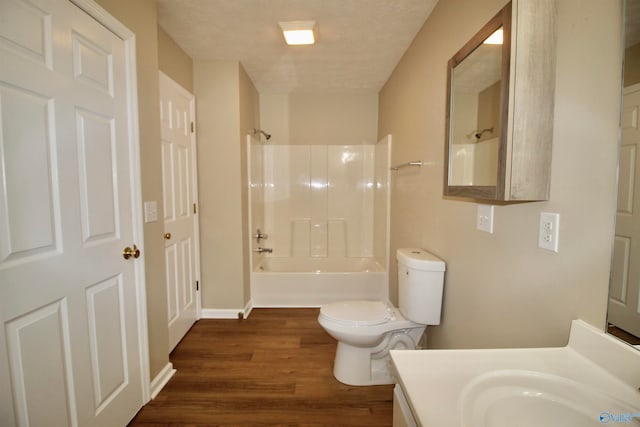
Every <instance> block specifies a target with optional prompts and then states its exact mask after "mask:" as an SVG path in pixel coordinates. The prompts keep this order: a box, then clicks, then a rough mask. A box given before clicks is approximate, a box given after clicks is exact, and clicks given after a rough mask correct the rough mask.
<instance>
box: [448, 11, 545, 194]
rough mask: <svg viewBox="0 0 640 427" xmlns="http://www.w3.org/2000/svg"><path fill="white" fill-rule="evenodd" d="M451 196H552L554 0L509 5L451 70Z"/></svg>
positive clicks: (461, 52)
mask: <svg viewBox="0 0 640 427" xmlns="http://www.w3.org/2000/svg"><path fill="white" fill-rule="evenodd" d="M447 71H448V75H447V106H446V107H447V108H446V112H447V114H446V132H445V135H446V137H445V143H446V145H445V177H444V178H445V179H444V195H445V196H456V197H466V198H472V199H480V200H492V201H504V202H509V201H512V202H516V201H518V202H520V201H537V200H548V198H549V188H550V182H549V181H550V172H551V143H552V136H553V102H554V89H555V7H554V0H514V1H512V2H510V3H508V4H507V5H506V6H505V7H504V8H503V9H502V10H501V11H500V12H499V13H498V14H497V15H495V16H494V17H493V18H492V19H491V20H490V21H489V22H488V23H487V24H486V25H485V26H484V27H483V28H482V29H480V31H478V33H477V34H476V35H475V36H474V37H473V38H471V40H469V42H467V43H466V44H465V45H464V46H463V47H462V48H461V49H460V50H459V51H458V52H457V53H456V54H455V55H454V56H453V57H452V58H451V59H450V60H449V63H448V67H447Z"/></svg>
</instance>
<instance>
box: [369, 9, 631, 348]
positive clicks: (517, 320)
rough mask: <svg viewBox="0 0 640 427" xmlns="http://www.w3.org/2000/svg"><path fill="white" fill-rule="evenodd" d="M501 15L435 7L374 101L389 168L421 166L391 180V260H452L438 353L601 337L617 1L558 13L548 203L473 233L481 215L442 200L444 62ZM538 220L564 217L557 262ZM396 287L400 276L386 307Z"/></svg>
mask: <svg viewBox="0 0 640 427" xmlns="http://www.w3.org/2000/svg"><path fill="white" fill-rule="evenodd" d="M505 3H506V2H505V1H504V0H444V1H443V0H441V1H440V2H439V3H438V5H437V6H436V8H435V10H434V11H433V13H432V15H431V16H430V17H429V19H428V21H427V22H426V23H425V25H424V27H423V28H422V30H421V31H420V32H419V34H418V35H417V37H416V39H415V40H414V41H413V43H412V45H411V46H410V48H409V49H408V51H407V52H406V54H405V55H404V57H403V59H402V60H401V62H400V63H399V64H398V66H397V67H396V69H395V70H394V72H393V74H392V76H391V78H390V79H389V80H388V82H387V83H386V85H385V86H384V88H383V90H382V91H381V93H380V107H379V108H380V115H379V132H378V134H379V135H380V136H383V135H386V134H387V133H391V134H393V161H392V163H398V162H404V161H408V160H414V159H421V160H423V161H426V162H427V165H426V166H424V167H422V168H421V169H420V172H419V173H416V174H407V175H402V176H401V175H399V174H398V175H396V176H394V177H393V183H392V203H391V206H392V208H391V209H392V213H391V217H392V219H391V221H392V225H391V230H392V231H391V235H392V237H391V250H392V254H395V250H396V249H397V248H398V247H407V246H421V247H423V248H425V249H427V250H430V251H432V252H434V253H436V254H437V255H439V256H441V257H442V258H444V259H445V260H446V261H447V268H448V270H447V273H446V283H445V295H444V307H443V317H442V325H441V326H438V327H429V328H428V329H427V331H428V335H429V338H428V340H429V345H430V346H431V347H435V348H444V347H446V348H468V347H505V346H516V347H517V346H555V345H564V344H566V340H567V337H568V331H569V324H570V321H571V320H572V319H574V318H583V319H585V320H586V321H588V322H589V323H591V324H594V325H596V326H598V327H600V328H604V326H605V314H606V299H607V289H608V279H609V265H610V259H611V248H612V232H613V221H614V213H615V212H614V210H615V209H614V205H615V204H614V197H615V182H616V163H617V144H618V121H619V103H620V98H619V96H620V84H621V82H620V64H621V48H620V46H621V40H620V34H621V25H622V18H621V16H622V12H621V2H620V1H607V2H601V1H598V0H589V1H584V0H563V1H558V2H557V3H558V25H557V36H558V37H557V40H558V61H557V84H556V99H555V103H556V109H555V130H554V146H553V167H552V178H551V198H550V200H549V201H547V202H539V203H524V204H514V205H507V206H497V207H496V208H495V223H494V228H495V233H494V234H487V233H483V232H480V231H477V230H476V228H475V222H476V221H475V218H476V208H477V205H476V203H473V202H471V201H461V200H455V199H444V198H443V196H442V185H443V173H444V172H443V159H444V128H445V126H444V122H445V111H444V109H445V95H446V88H445V85H446V70H447V60H448V59H449V58H450V57H451V56H452V55H453V54H454V53H455V52H456V51H457V50H458V49H459V48H460V47H461V46H462V45H463V44H464V43H465V42H466V41H467V40H468V39H469V38H470V37H471V36H473V34H474V32H475V30H477V29H479V28H480V27H481V26H482V25H483V24H484V23H485V22H486V21H488V20H489V19H490V18H491V17H492V16H493V15H494V14H495V13H496V12H497V11H498V10H499V9H500V8H501V7H502V6H504V5H505ZM593 22H597V23H598V25H593ZM584 46H589V54H588V55H586V54H585V51H584ZM543 211H545V212H558V213H560V238H559V242H560V251H559V253H557V254H555V253H552V252H547V251H544V250H542V249H539V248H538V247H537V232H538V221H539V214H540V212H543ZM392 265H394V264H393V263H392ZM395 277H396V271H395V267H394V268H393V269H392V271H391V296H392V299H395V298H397V280H396V279H395Z"/></svg>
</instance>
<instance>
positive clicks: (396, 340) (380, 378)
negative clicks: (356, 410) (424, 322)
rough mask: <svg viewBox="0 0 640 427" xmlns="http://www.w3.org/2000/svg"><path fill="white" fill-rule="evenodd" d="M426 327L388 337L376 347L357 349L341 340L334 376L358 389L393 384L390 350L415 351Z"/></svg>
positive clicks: (402, 331) (392, 333) (401, 331)
mask: <svg viewBox="0 0 640 427" xmlns="http://www.w3.org/2000/svg"><path fill="white" fill-rule="evenodd" d="M424 330H425V328H424V327H421V328H411V329H404V330H399V331H393V332H390V333H389V334H387V336H386V337H385V339H384V340H383V342H382V343H381V344H379V345H378V346H376V347H355V346H352V345H349V344H346V343H344V342H341V341H338V348H337V349H336V358H335V361H334V365H333V376H334V377H335V378H336V379H337V380H338V381H340V382H341V383H343V384H347V385H355V386H367V385H380V384H394V383H395V378H394V376H393V373H392V369H391V358H390V356H389V351H390V350H403V349H404V350H414V349H415V347H416V343H417V342H418V340H419V339H420V337H421V336H422V333H423V332H424Z"/></svg>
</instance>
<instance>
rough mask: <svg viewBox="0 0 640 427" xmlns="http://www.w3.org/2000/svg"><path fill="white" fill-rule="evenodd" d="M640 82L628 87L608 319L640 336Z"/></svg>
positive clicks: (625, 94) (623, 110) (625, 99)
mask: <svg viewBox="0 0 640 427" xmlns="http://www.w3.org/2000/svg"><path fill="white" fill-rule="evenodd" d="M639 120H640V85H634V86H631V87H629V88H625V92H624V97H623V107H622V147H621V149H620V166H619V172H618V209H617V215H616V236H615V243H614V250H613V274H612V279H611V285H610V289H609V314H608V321H609V323H613V324H614V325H616V326H617V327H619V328H620V329H624V330H625V331H627V332H630V333H632V334H634V335H635V336H638V337H640V291H639V289H640V262H639V260H640V193H639V192H640V157H639V154H640V123H639Z"/></svg>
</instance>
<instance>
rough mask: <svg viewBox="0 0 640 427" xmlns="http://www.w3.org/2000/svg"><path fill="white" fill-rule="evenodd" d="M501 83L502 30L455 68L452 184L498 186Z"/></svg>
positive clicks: (451, 154)
mask: <svg viewBox="0 0 640 427" xmlns="http://www.w3.org/2000/svg"><path fill="white" fill-rule="evenodd" d="M501 81H502V27H500V28H499V29H498V30H497V31H495V32H494V33H493V34H492V35H491V36H489V37H488V38H487V39H486V40H484V42H483V43H482V44H480V45H479V46H478V48H476V49H475V50H474V51H473V52H472V53H471V54H469V55H468V56H467V57H466V58H465V59H464V60H463V61H462V62H460V63H459V64H458V65H456V66H455V68H453V71H452V76H451V83H452V85H451V101H450V102H451V104H450V108H451V110H450V117H451V118H450V129H449V132H450V142H451V144H450V150H451V151H450V153H449V159H450V160H449V161H450V168H449V171H450V172H449V185H481V186H495V185H496V184H497V177H498V147H499V141H500V126H501V120H500V119H501V114H500V112H501V106H500V99H501V92H500V90H501Z"/></svg>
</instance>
